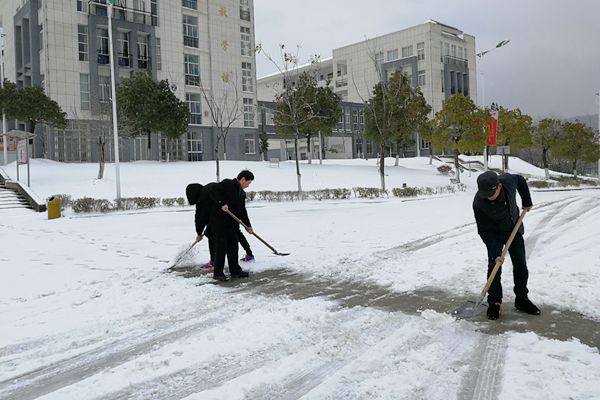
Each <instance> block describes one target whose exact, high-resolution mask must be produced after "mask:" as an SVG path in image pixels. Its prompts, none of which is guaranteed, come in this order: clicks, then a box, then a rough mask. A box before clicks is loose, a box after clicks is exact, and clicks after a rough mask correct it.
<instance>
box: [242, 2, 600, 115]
mask: <svg viewBox="0 0 600 400" xmlns="http://www.w3.org/2000/svg"><path fill="white" fill-rule="evenodd" d="M254 9H255V16H256V17H255V23H256V42H257V43H259V42H260V43H262V45H263V47H264V48H265V49H267V51H268V52H269V53H270V54H277V52H278V50H277V45H278V44H279V43H285V44H286V45H288V46H293V47H295V46H296V45H301V46H302V53H301V56H303V59H302V60H301V61H302V62H303V61H306V59H308V57H309V55H310V54H314V53H317V54H320V55H321V56H322V57H328V56H330V55H331V51H332V49H334V48H337V47H341V46H344V45H348V44H351V43H356V42H359V41H361V40H364V39H365V37H367V38H372V37H375V36H379V35H382V34H386V33H390V32H394V31H398V30H401V29H404V28H407V27H410V26H414V25H418V24H421V23H424V22H425V21H427V20H428V19H434V20H437V21H440V22H442V23H445V24H448V25H452V26H455V27H457V28H459V29H461V30H463V31H464V32H466V33H469V34H471V35H474V36H475V39H476V47H477V51H478V52H479V51H483V50H487V49H489V48H492V47H494V46H495V45H496V44H497V43H498V42H500V41H501V40H504V39H510V40H511V42H510V44H509V45H508V46H506V47H503V48H501V49H499V50H497V51H494V52H493V53H491V54H489V55H487V56H486V57H485V58H484V61H483V65H482V69H483V70H484V72H485V92H486V103H488V104H489V103H491V102H497V103H499V104H501V105H503V106H505V107H508V108H516V107H518V108H520V109H521V110H522V111H523V112H526V113H528V114H530V115H531V116H532V117H534V118H537V117H544V116H557V117H572V116H578V115H583V114H596V113H598V102H597V97H596V96H595V93H597V92H598V90H599V89H600V48H599V47H598V45H597V39H598V38H599V37H600V23H599V22H600V21H599V18H600V2H598V1H597V0H577V1H566V0H553V1H546V0H528V1H518V0H506V1H503V2H498V1H490V0H457V1H453V2H448V1H447V0H401V1H392V0H370V1H368V2H364V1H359V0H343V1H342V0H333V1H322V0H305V1H303V2H302V3H295V2H289V1H280V0H279V1H278V0H255V4H254ZM257 72H258V76H259V77H260V76H263V75H266V74H269V73H272V72H275V68H274V67H273V66H272V65H271V64H270V62H269V61H266V60H265V58H264V57H262V56H261V55H258V56H257Z"/></svg>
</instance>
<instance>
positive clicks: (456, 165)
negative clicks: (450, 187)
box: [454, 149, 460, 183]
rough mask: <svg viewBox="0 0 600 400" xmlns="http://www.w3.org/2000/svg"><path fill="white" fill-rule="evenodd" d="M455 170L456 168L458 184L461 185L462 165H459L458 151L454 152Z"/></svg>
mask: <svg viewBox="0 0 600 400" xmlns="http://www.w3.org/2000/svg"><path fill="white" fill-rule="evenodd" d="M454 168H456V182H457V183H460V165H459V163H458V149H456V150H454Z"/></svg>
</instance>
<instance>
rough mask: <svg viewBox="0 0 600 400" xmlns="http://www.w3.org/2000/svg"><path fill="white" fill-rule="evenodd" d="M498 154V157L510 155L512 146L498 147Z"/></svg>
mask: <svg viewBox="0 0 600 400" xmlns="http://www.w3.org/2000/svg"><path fill="white" fill-rule="evenodd" d="M496 154H498V155H508V154H510V146H497V147H496Z"/></svg>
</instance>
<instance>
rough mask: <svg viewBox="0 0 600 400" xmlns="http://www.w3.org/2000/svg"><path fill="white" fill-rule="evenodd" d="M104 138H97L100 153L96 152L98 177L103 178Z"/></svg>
mask: <svg viewBox="0 0 600 400" xmlns="http://www.w3.org/2000/svg"><path fill="white" fill-rule="evenodd" d="M105 143H106V142H105V140H104V139H103V138H99V139H98V148H99V152H100V154H98V179H103V178H104V154H105V153H104V146H105Z"/></svg>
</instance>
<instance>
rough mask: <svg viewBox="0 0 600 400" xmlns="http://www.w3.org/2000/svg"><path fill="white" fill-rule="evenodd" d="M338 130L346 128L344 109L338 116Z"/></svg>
mask: <svg viewBox="0 0 600 400" xmlns="http://www.w3.org/2000/svg"><path fill="white" fill-rule="evenodd" d="M336 128H337V130H338V131H343V130H344V110H343V109H342V113H341V114H340V117H339V118H338V122H337V126H336Z"/></svg>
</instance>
